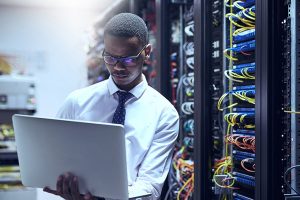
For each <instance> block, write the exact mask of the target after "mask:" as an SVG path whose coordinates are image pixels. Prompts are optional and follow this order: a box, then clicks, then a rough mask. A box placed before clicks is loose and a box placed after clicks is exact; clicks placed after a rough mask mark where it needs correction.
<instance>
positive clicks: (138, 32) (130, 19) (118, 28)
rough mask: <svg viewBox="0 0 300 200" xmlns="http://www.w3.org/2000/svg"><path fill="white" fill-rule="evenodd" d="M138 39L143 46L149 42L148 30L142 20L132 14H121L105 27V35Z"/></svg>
mask: <svg viewBox="0 0 300 200" xmlns="http://www.w3.org/2000/svg"><path fill="white" fill-rule="evenodd" d="M106 34H110V35H113V36H117V37H125V38H131V37H137V38H138V39H139V41H140V42H141V43H142V45H143V46H145V45H146V44H148V42H149V33H148V28H147V26H146V24H145V22H144V20H143V19H142V18H140V17H139V16H137V15H135V14H132V13H120V14H118V15H115V16H114V17H113V18H111V19H110V20H109V21H108V22H107V24H106V25H105V27H104V35H106Z"/></svg>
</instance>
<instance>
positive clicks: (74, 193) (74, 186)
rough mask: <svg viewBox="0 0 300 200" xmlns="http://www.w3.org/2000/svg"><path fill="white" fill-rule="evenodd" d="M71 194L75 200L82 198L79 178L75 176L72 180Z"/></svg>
mask: <svg viewBox="0 0 300 200" xmlns="http://www.w3.org/2000/svg"><path fill="white" fill-rule="evenodd" d="M70 184H71V185H70V192H71V195H72V197H73V199H79V198H80V193H79V188H78V178H77V176H73V177H72V180H70Z"/></svg>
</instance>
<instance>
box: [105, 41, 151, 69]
mask: <svg viewBox="0 0 300 200" xmlns="http://www.w3.org/2000/svg"><path fill="white" fill-rule="evenodd" d="M146 46H147V45H145V46H144V47H143V48H142V50H141V51H140V52H139V53H138V55H136V56H128V57H117V58H116V57H113V56H110V55H104V54H105V50H103V52H102V57H103V60H104V62H105V63H106V64H108V65H112V66H115V65H116V64H117V63H118V62H121V63H122V65H124V66H125V67H132V66H135V65H136V62H137V59H138V58H139V57H140V55H141V53H142V52H143V51H144V49H145V48H146Z"/></svg>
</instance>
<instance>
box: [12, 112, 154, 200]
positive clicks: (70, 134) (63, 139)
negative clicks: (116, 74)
mask: <svg viewBox="0 0 300 200" xmlns="http://www.w3.org/2000/svg"><path fill="white" fill-rule="evenodd" d="M13 127H14V131H15V140H16V146H17V154H18V159H19V165H20V173H21V180H22V183H23V185H24V186H28V187H35V188H43V187H45V186H49V187H50V188H51V189H56V180H57V178H58V176H59V175H61V174H63V173H65V172H70V173H72V174H74V175H76V176H78V181H79V191H80V193H81V194H85V193H86V192H87V191H89V192H91V194H93V195H95V196H98V197H104V198H109V199H120V200H126V199H136V198H139V197H143V196H150V195H151V194H142V195H141V196H132V195H130V194H128V182H127V169H126V168H127V166H126V149H125V134H124V127H123V125H119V124H111V123H100V122H86V121H77V120H65V119H53V118H42V117H35V116H28V115H19V114H16V115H14V116H13Z"/></svg>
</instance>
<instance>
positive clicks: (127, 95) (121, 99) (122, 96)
mask: <svg viewBox="0 0 300 200" xmlns="http://www.w3.org/2000/svg"><path fill="white" fill-rule="evenodd" d="M117 95H118V96H119V103H122V104H125V102H126V101H127V100H128V99H130V98H131V97H133V94H131V93H130V92H123V91H118V92H117Z"/></svg>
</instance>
